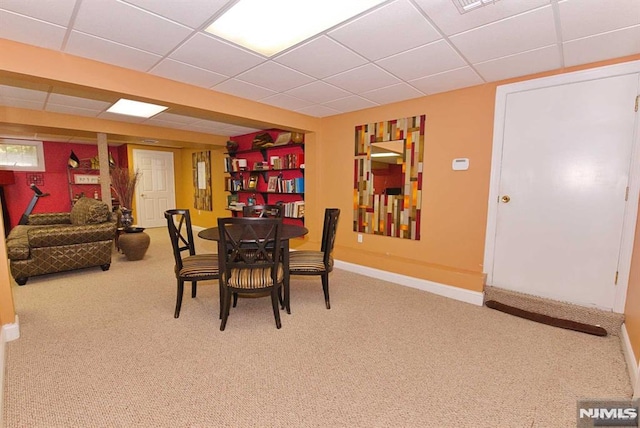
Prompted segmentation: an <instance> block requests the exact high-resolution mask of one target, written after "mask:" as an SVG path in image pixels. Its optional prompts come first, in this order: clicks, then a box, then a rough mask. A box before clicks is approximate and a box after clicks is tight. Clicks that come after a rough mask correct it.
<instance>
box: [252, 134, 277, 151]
mask: <svg viewBox="0 0 640 428" xmlns="http://www.w3.org/2000/svg"><path fill="white" fill-rule="evenodd" d="M272 146H273V138H271V135H270V134H269V133H268V132H263V133H261V134H258V135H256V136H255V138H254V139H253V145H252V147H253V148H254V149H266V148H267V147H272Z"/></svg>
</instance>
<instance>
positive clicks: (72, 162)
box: [67, 150, 80, 168]
mask: <svg viewBox="0 0 640 428" xmlns="http://www.w3.org/2000/svg"><path fill="white" fill-rule="evenodd" d="M67 165H69V168H77V167H79V166H80V159H78V156H76V154H75V153H73V150H71V154H70V155H69V160H68V161H67Z"/></svg>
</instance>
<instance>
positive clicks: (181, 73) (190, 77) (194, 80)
mask: <svg viewBox="0 0 640 428" xmlns="http://www.w3.org/2000/svg"><path fill="white" fill-rule="evenodd" d="M149 73H150V74H155V75H156V76H162V77H166V78H167V79H172V80H177V81H179V82H184V83H189V84H190V85H195V86H202V87H204V88H210V87H211V86H213V85H216V84H218V83H220V82H223V81H225V80H226V79H227V76H223V75H222V74H218V73H214V72H213V71H208V70H204V69H202V68H198V67H194V66H192V65H189V64H185V63H183V62H180V61H175V60H172V59H168V58H167V59H164V60H162V61H160V63H158V64H157V65H156V66H155V67H153V69H151V70H150V71H149Z"/></svg>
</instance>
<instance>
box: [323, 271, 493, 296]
mask: <svg viewBox="0 0 640 428" xmlns="http://www.w3.org/2000/svg"><path fill="white" fill-rule="evenodd" d="M334 266H335V267H337V268H339V269H344V270H346V271H349V272H354V273H358V274H360V275H364V276H370V277H372V278H378V279H382V280H384V281H389V282H393V283H396V284H400V285H404V286H405V287H411V288H417V289H419V290H423V291H428V292H429V293H433V294H437V295H439V296H444V297H448V298H450V299H455V300H460V301H462V302H466V303H471V304H472V305H476V306H482V305H483V303H484V293H483V292H480V291H471V290H465V289H463V288H458V287H453V286H451V285H444V284H440V283H437V282H432V281H427V280H426V279H420V278H414V277H411V276H406V275H400V274H398V273H393V272H387V271H384V270H380V269H375V268H371V267H367V266H361V265H356V264H353V263H348V262H343V261H340V260H335V262H334Z"/></svg>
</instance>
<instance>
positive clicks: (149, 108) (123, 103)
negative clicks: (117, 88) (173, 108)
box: [107, 98, 168, 118]
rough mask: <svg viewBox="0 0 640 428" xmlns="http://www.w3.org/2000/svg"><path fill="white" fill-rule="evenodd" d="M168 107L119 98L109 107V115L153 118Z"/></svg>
mask: <svg viewBox="0 0 640 428" xmlns="http://www.w3.org/2000/svg"><path fill="white" fill-rule="evenodd" d="M167 108H168V107H165V106H159V105H156V104H149V103H143V102H140V101H133V100H127V99H125V98H120V99H119V100H118V101H117V102H116V103H115V104H114V105H112V106H111V107H109V108H108V109H107V111H108V112H109V113H116V114H125V115H127V116H135V117H146V118H150V117H151V116H155V115H156V114H158V113H160V112H161V111H165V110H166V109H167Z"/></svg>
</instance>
